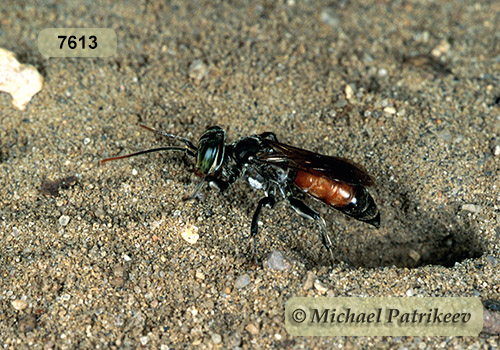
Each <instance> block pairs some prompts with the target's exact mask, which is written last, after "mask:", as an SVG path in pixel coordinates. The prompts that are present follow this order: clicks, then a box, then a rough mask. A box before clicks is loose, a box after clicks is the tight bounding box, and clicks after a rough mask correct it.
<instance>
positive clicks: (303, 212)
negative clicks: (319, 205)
mask: <svg viewBox="0 0 500 350" xmlns="http://www.w3.org/2000/svg"><path fill="white" fill-rule="evenodd" d="M288 202H289V203H290V205H291V206H292V208H293V210H295V212H296V213H297V214H299V215H300V216H302V217H305V218H307V219H311V220H314V221H316V222H317V223H318V225H319V226H320V229H321V241H322V242H323V245H324V246H325V248H326V249H327V250H328V252H329V254H330V260H331V261H332V264H333V263H335V258H334V255H333V245H332V241H331V240H330V236H328V233H327V232H326V223H325V220H324V219H323V218H322V217H321V216H320V215H319V213H318V212H316V211H315V210H313V209H311V208H309V207H308V206H307V205H306V204H305V203H304V202H302V201H301V200H299V199H297V198H294V197H289V198H288Z"/></svg>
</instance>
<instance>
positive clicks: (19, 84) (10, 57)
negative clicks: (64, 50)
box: [0, 48, 43, 111]
mask: <svg viewBox="0 0 500 350" xmlns="http://www.w3.org/2000/svg"><path fill="white" fill-rule="evenodd" d="M42 86H43V77H42V75H41V74H40V73H38V71H37V70H36V68H35V67H33V66H31V65H29V64H21V63H19V62H18V61H17V60H16V57H15V55H14V54H13V53H12V52H10V51H7V50H5V49H2V48H0V91H4V92H7V93H8V94H10V95H11V96H12V104H13V105H14V107H16V108H17V109H19V110H21V111H23V110H24V109H25V108H26V106H27V105H28V103H29V102H30V100H31V98H32V97H33V96H34V95H35V94H36V93H37V92H38V91H40V90H41V89H42Z"/></svg>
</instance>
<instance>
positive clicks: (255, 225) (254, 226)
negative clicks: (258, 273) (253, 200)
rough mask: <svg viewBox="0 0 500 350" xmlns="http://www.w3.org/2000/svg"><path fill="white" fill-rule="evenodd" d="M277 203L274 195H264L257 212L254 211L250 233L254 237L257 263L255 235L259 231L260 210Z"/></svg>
mask: <svg viewBox="0 0 500 350" xmlns="http://www.w3.org/2000/svg"><path fill="white" fill-rule="evenodd" d="M275 203H276V200H275V199H274V197H273V196H268V197H264V198H262V199H261V200H260V201H259V203H258V204H257V208H256V209H255V212H254V213H253V218H252V226H251V228H250V234H251V238H252V242H253V257H254V261H255V264H256V265H257V243H256V242H255V237H256V236H257V232H258V230H259V226H258V222H259V216H260V212H261V211H262V208H263V207H264V206H267V207H269V208H272V207H273V206H274V204H275Z"/></svg>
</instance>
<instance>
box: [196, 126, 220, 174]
mask: <svg viewBox="0 0 500 350" xmlns="http://www.w3.org/2000/svg"><path fill="white" fill-rule="evenodd" d="M224 139H225V133H224V130H222V129H221V128H219V127H217V126H214V127H211V128H208V129H207V130H206V131H205V132H204V133H203V135H201V137H200V141H199V142H198V155H197V157H196V167H197V168H198V170H199V171H201V172H202V173H203V174H205V175H210V174H213V173H215V172H216V171H217V170H218V169H219V168H220V166H221V165H222V161H223V160H224V149H225V145H224Z"/></svg>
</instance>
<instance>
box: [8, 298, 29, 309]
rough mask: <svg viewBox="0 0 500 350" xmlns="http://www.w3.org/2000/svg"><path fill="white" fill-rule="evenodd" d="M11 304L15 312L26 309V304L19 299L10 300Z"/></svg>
mask: <svg viewBox="0 0 500 350" xmlns="http://www.w3.org/2000/svg"><path fill="white" fill-rule="evenodd" d="M11 304H12V307H13V308H14V309H16V310H24V309H26V308H27V307H28V303H27V302H26V301H24V300H21V299H16V300H12V302H11Z"/></svg>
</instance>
